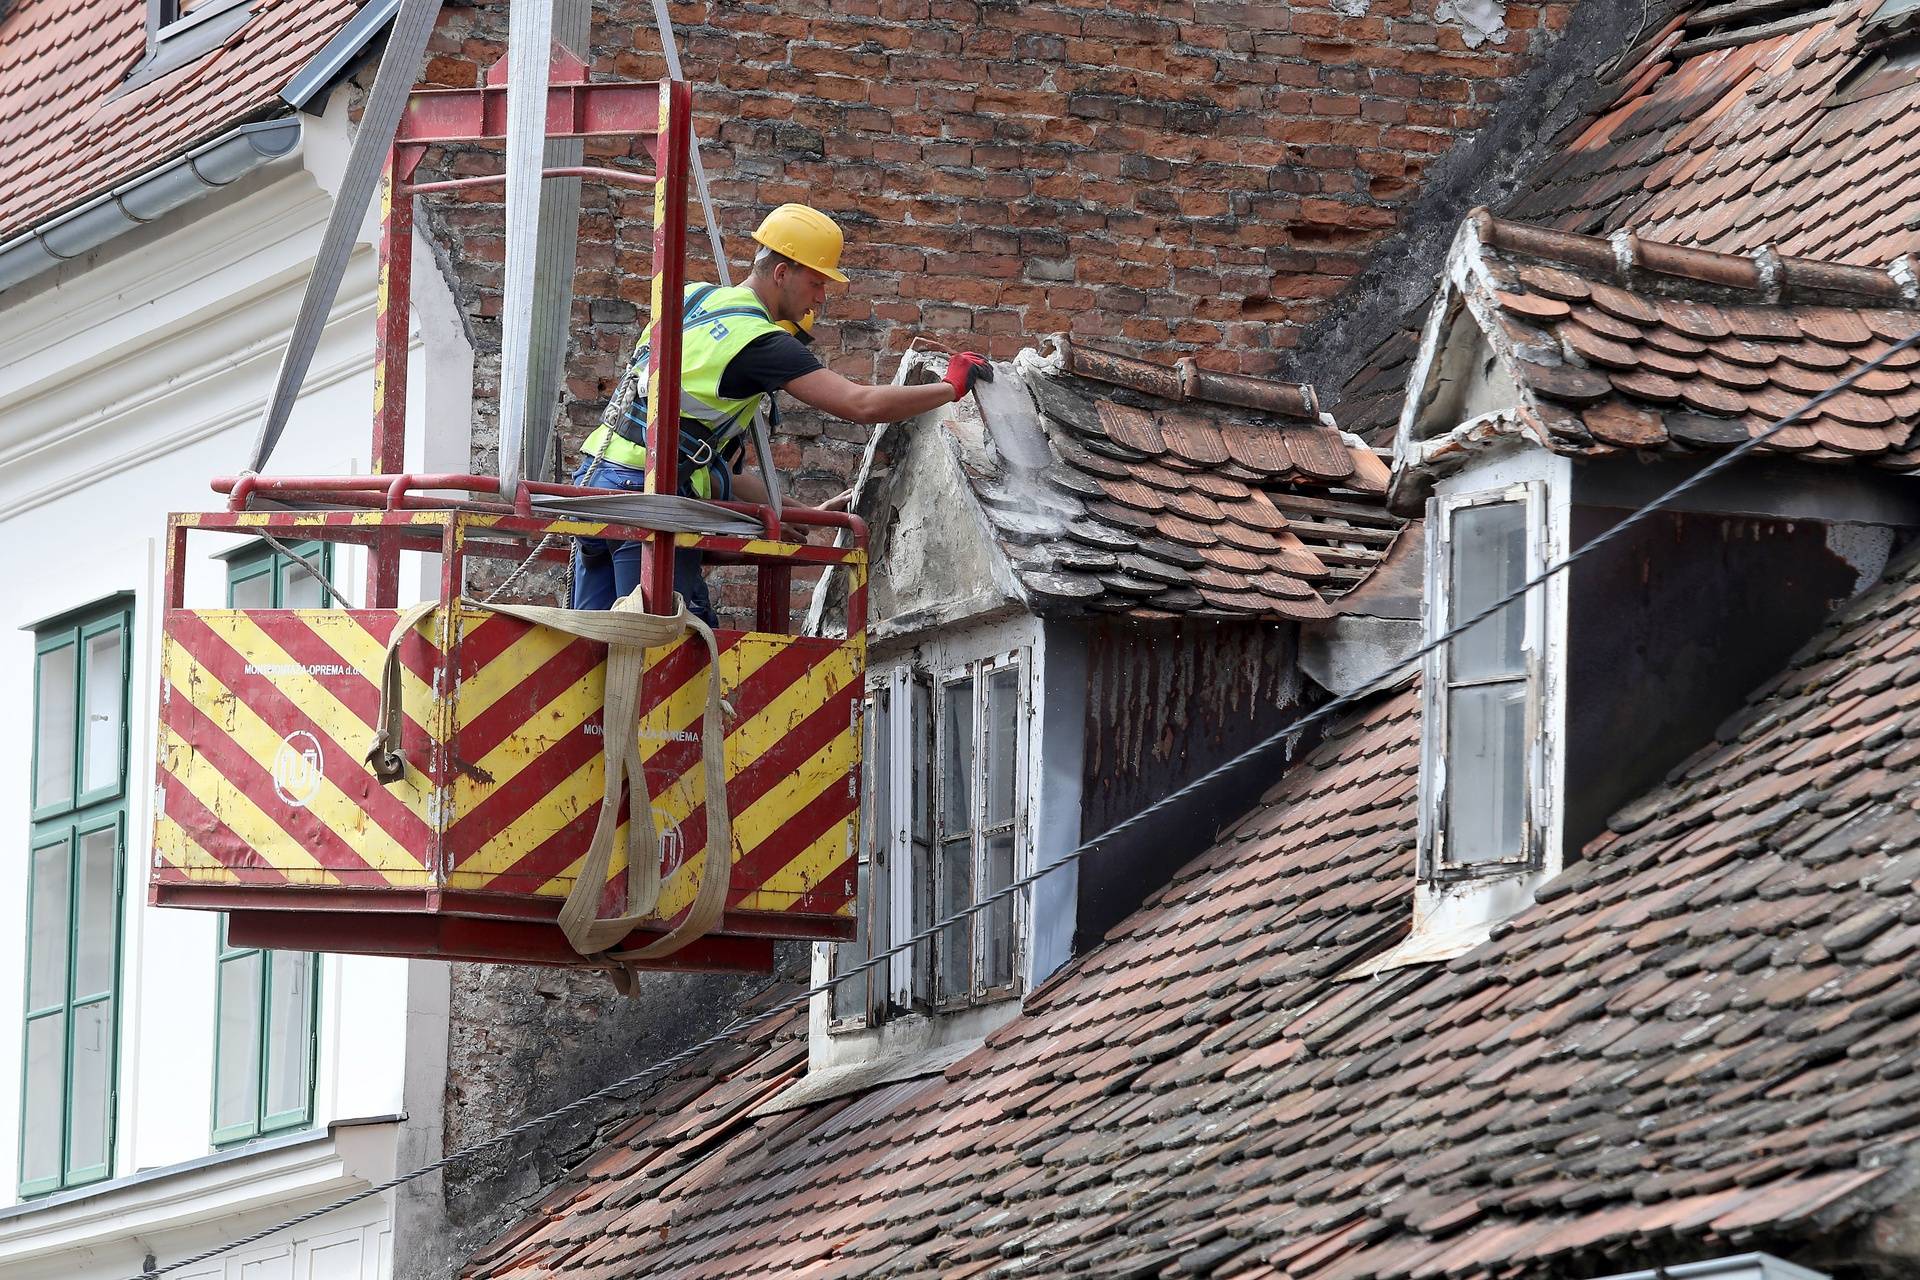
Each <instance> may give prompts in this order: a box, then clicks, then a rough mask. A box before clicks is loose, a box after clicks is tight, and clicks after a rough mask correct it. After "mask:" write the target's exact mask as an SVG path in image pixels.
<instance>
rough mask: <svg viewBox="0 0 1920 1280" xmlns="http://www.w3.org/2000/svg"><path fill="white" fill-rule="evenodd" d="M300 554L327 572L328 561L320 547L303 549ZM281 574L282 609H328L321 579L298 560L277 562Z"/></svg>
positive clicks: (325, 592)
mask: <svg viewBox="0 0 1920 1280" xmlns="http://www.w3.org/2000/svg"><path fill="white" fill-rule="evenodd" d="M300 554H301V555H303V556H305V557H306V558H307V559H309V560H311V561H313V563H314V564H315V565H318V566H319V568H320V570H321V571H322V572H326V569H327V564H326V560H325V558H324V556H323V554H322V552H321V551H320V549H319V548H318V547H303V548H301V549H300ZM277 563H278V565H279V572H280V607H281V608H282V609H322V608H325V607H326V602H327V590H326V588H325V587H323V586H321V585H320V579H318V578H316V577H314V576H313V575H312V574H311V573H308V572H307V570H306V567H305V566H304V565H302V564H301V563H300V562H299V561H297V560H286V559H280V560H278V561H277Z"/></svg>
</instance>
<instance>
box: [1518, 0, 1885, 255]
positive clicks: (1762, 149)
mask: <svg viewBox="0 0 1920 1280" xmlns="http://www.w3.org/2000/svg"><path fill="white" fill-rule="evenodd" d="M1881 4H1882V0H1842V3H1839V4H1835V5H1832V6H1830V7H1822V6H1819V5H1817V4H1804V5H1801V6H1798V8H1797V9H1796V8H1795V7H1794V6H1791V5H1783V6H1779V7H1778V8H1777V9H1775V10H1774V12H1772V13H1769V14H1766V15H1764V16H1762V17H1758V18H1753V19H1750V23H1751V26H1752V30H1751V32H1750V34H1749V35H1748V36H1747V37H1746V38H1742V37H1741V36H1740V35H1739V33H1738V32H1737V31H1735V32H1734V33H1733V34H1721V35H1719V36H1718V38H1715V31H1716V27H1715V23H1714V21H1713V20H1712V18H1713V15H1714V14H1716V13H1724V12H1725V11H1726V10H1728V9H1729V8H1732V6H1728V5H1722V4H1713V5H1704V4H1703V5H1693V6H1689V8H1690V12H1689V13H1688V14H1687V15H1685V16H1683V17H1681V18H1678V19H1676V20H1675V21H1674V22H1673V23H1672V24H1670V25H1669V27H1668V29H1667V30H1666V31H1665V32H1663V33H1662V34H1661V35H1660V36H1659V37H1658V38H1657V39H1656V40H1654V41H1653V43H1652V44H1651V45H1650V46H1648V47H1647V49H1646V52H1645V53H1644V54H1643V55H1642V56H1641V57H1640V59H1639V61H1638V64H1637V65H1636V66H1634V67H1633V68H1632V69H1631V70H1628V71H1626V72H1625V73H1623V75H1622V77H1621V80H1622V89H1621V91H1620V92H1619V94H1618V95H1617V96H1616V97H1615V99H1614V101H1613V102H1612V103H1611V104H1610V105H1609V106H1608V107H1607V108H1606V109H1605V110H1604V111H1603V112H1601V113H1600V114H1599V115H1597V116H1596V117H1594V118H1592V119H1590V120H1588V121H1586V122H1584V123H1583V124H1582V125H1581V126H1580V127H1579V128H1578V129H1577V132H1576V133H1574V134H1573V135H1571V136H1569V137H1567V138H1564V139H1563V140H1561V141H1559V142H1557V143H1555V145H1554V147H1553V158H1552V159H1550V160H1549V161H1548V162H1547V163H1546V165H1545V166H1543V168H1542V169H1541V170H1540V171H1539V172H1538V173H1537V174H1536V175H1535V176H1534V178H1533V180H1532V181H1531V182H1530V183H1529V184H1528V186H1529V194H1528V195H1526V196H1524V197H1522V198H1521V199H1520V200H1519V202H1518V203H1516V204H1515V205H1513V206H1512V207H1511V208H1510V209H1509V210H1508V211H1507V212H1509V213H1510V214H1511V215H1512V216H1513V217H1516V218H1521V219H1524V220H1526V221H1529V222H1544V223H1549V224H1551V225H1553V226H1556V227H1560V228H1562V229H1564V230H1568V231H1588V232H1605V231H1612V230H1614V229H1616V228H1619V227H1633V228H1635V229H1636V230H1637V231H1639V232H1640V233H1641V234H1642V235H1645V236H1648V237H1651V238H1654V239H1659V240H1673V241H1678V242H1681V243H1686V244H1696V245H1699V246H1701V247H1702V248H1708V249H1724V250H1728V251H1731V252H1746V251H1749V250H1753V249H1757V248H1759V247H1761V246H1762V245H1772V246H1773V247H1774V248H1775V249H1776V250H1778V251H1779V252H1781V253H1786V254H1799V255H1802V256H1805V257H1814V258H1826V259H1832V260H1836V261H1843V262H1854V263H1862V264H1873V265H1880V264H1884V263H1886V262H1887V261H1888V260H1889V259H1891V258H1893V257H1895V256H1897V255H1899V254H1902V253H1908V252H1911V251H1913V249H1914V248H1915V246H1916V245H1920V228H1916V227H1915V225H1914V223H1913V221H1912V217H1913V211H1914V208H1915V207H1916V205H1920V146H1917V145H1915V144H1916V139H1917V138H1920V76H1916V75H1915V74H1914V73H1913V71H1912V69H1911V68H1908V69H1905V70H1895V71H1893V72H1892V73H1891V74H1885V75H1879V76H1875V75H1873V74H1872V71H1873V67H1874V65H1875V58H1876V55H1877V54H1878V53H1879V52H1880V50H1879V48H1877V47H1876V46H1877V43H1878V42H1877V41H1876V40H1875V39H1874V38H1872V37H1871V36H1870V34H1869V33H1866V32H1863V26H1864V25H1865V24H1866V23H1867V21H1868V19H1869V18H1870V17H1871V16H1872V15H1873V14H1874V12H1875V11H1876V10H1878V9H1879V8H1880V7H1881ZM1753 7H1757V6H1750V7H1749V8H1753ZM1782 16H1784V17H1786V18H1788V19H1790V21H1787V22H1781V23H1777V24H1770V22H1769V20H1770V19H1776V18H1779V17H1782ZM1782 27H1785V28H1787V29H1785V30H1782V29H1781V28H1782ZM1769 32H1773V33H1774V34H1769ZM1728 40H1732V41H1734V43H1733V44H1732V45H1731V47H1725V45H1724V44H1723V42H1725V41H1728ZM1716 46H1720V47H1716Z"/></svg>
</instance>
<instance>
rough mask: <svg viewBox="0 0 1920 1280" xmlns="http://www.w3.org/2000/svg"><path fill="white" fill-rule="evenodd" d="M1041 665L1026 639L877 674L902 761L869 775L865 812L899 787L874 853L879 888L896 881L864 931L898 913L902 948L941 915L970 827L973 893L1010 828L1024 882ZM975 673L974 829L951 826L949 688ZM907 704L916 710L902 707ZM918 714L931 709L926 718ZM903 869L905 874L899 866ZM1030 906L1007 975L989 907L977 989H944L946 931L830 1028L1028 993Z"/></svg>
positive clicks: (1021, 908) (974, 956)
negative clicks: (1008, 725) (1007, 802)
mask: <svg viewBox="0 0 1920 1280" xmlns="http://www.w3.org/2000/svg"><path fill="white" fill-rule="evenodd" d="M1009 670H1010V671H1013V672H1014V673H1015V674H1014V725H1015V737H1014V747H1013V759H1012V764H1011V768H1012V782H1013V796H1012V804H1011V806H1010V809H1011V813H1010V816H1009V818H1008V819H1006V820H1005V821H1001V822H996V823H993V824H992V825H991V827H989V824H988V822H987V814H988V808H987V806H988V794H987V792H988V781H989V777H990V766H989V754H988V753H989V751H990V749H991V744H990V743H989V726H988V721H989V715H988V709H989V698H990V694H989V690H990V689H991V687H992V683H993V677H994V675H995V674H996V673H999V672H1005V671H1009ZM1032 672H1033V663H1032V660H1031V655H1030V651H1029V650H1028V649H1027V648H1026V647H1025V646H1021V647H1019V648H1016V649H1011V650H1003V651H999V652H996V653H993V654H990V655H986V656H982V657H976V658H971V659H967V660H965V661H960V662H953V663H947V664H944V665H941V666H939V667H937V668H936V667H929V666H927V665H924V664H901V665H899V666H896V667H893V668H891V669H889V670H887V671H885V672H882V673H879V675H878V676H877V678H875V679H873V680H871V681H870V682H869V684H868V689H867V699H866V702H865V703H864V704H863V705H865V706H878V705H880V703H881V702H882V701H883V700H884V702H885V703H886V706H887V708H888V710H887V712H886V713H885V714H886V716H887V732H888V733H889V734H890V744H889V749H888V751H887V758H888V763H889V766H890V767H889V771H888V772H889V776H888V777H887V778H886V779H876V778H874V777H872V776H871V775H870V774H869V775H868V776H865V777H863V779H862V786H863V807H862V816H863V819H866V818H867V817H869V815H871V814H872V813H874V812H875V810H876V806H875V805H874V804H873V802H872V801H871V799H869V798H868V796H867V792H869V791H871V790H872V789H874V788H876V787H878V786H885V787H887V788H888V789H889V798H888V802H887V805H886V809H887V813H888V817H889V827H890V830H888V831H886V832H884V833H879V832H874V831H872V830H871V829H870V827H869V826H868V825H867V823H866V822H864V821H863V825H862V836H861V839H862V850H863V854H862V856H863V859H865V860H867V861H868V862H869V863H870V865H869V872H868V874H869V879H868V883H869V884H870V885H871V884H873V883H876V882H880V881H884V883H885V885H886V892H885V894H884V896H882V895H880V894H873V895H870V896H869V898H868V899H866V900H864V901H863V902H862V904H861V907H860V909H861V910H862V911H864V912H866V913H868V914H867V918H866V919H865V920H863V921H862V922H861V923H862V936H863V937H864V938H866V939H869V940H870V939H871V938H872V937H873V936H874V932H875V931H874V930H873V928H872V927H871V922H872V920H873V918H874V916H873V913H875V912H878V911H882V910H884V911H885V912H886V913H887V928H886V938H887V940H888V945H897V944H898V943H899V942H900V941H901V940H903V939H905V938H907V937H910V936H912V935H913V934H914V933H916V932H918V931H920V930H921V929H924V928H926V927H927V926H928V925H929V924H931V923H932V922H933V921H934V920H936V919H938V918H940V917H938V916H936V915H935V914H934V911H935V909H936V907H937V904H938V903H939V902H940V901H941V890H942V888H943V886H942V885H941V884H940V878H941V875H942V874H943V871H942V867H943V862H944V860H943V859H942V858H941V856H940V851H941V849H942V847H943V845H944V844H945V843H946V841H947V840H949V839H950V838H958V836H959V835H961V834H964V836H965V837H966V838H967V841H968V878H969V885H968V892H967V898H968V901H971V902H977V901H979V898H980V886H981V885H982V884H984V883H986V882H987V881H988V877H989V871H990V868H989V867H988V864H987V857H988V844H989V841H990V839H991V838H992V837H994V836H999V835H1009V836H1011V838H1012V841H1013V850H1012V863H1011V875H1012V878H1014V879H1018V878H1020V877H1021V876H1022V875H1025V874H1026V873H1027V870H1028V869H1029V867H1030V866H1031V863H1032V833H1031V823H1030V822H1029V811H1030V804H1031V796H1030V787H1029V775H1030V770H1031V765H1030V760H1031V757H1030V754H1029V753H1030V751H1031V749H1032V745H1031V738H1032V712H1033V692H1032ZM967 681H971V685H972V688H971V697H970V699H969V705H970V708H971V715H972V729H971V734H970V738H969V743H970V749H971V762H970V766H969V779H970V789H971V796H970V799H969V805H968V818H967V822H968V826H967V827H966V829H965V830H964V832H957V831H956V832H950V831H949V830H948V821H947V814H946V812H945V810H946V803H945V796H944V786H945V778H946V771H947V753H948V751H949V749H950V744H949V737H950V735H949V734H948V732H947V729H948V719H949V712H948V709H947V700H946V697H945V691H946V690H947V689H948V688H950V687H952V686H954V685H956V684H959V683H962V682H967ZM902 709H904V711H905V714H900V711H901V710H902ZM917 711H918V712H920V713H921V714H916V712H917ZM916 730H918V731H919V735H920V737H921V741H920V742H918V743H916V742H915V741H914V739H915V736H916ZM923 757H924V758H923ZM872 762H873V761H872V756H871V755H870V756H869V757H868V760H867V764H868V766H869V768H871V765H872ZM916 766H918V768H919V770H920V773H919V776H920V777H921V778H923V779H924V781H925V790H924V793H923V794H921V795H919V796H916V795H915V794H914V791H915V782H916ZM916 801H917V802H918V803H916ZM922 810H925V812H924V813H923V812H921V811H922ZM920 818H924V819H925V822H924V824H922V823H920V822H918V821H917V819H920ZM876 837H879V838H878V839H876ZM876 859H877V860H878V862H879V866H880V867H881V868H882V869H881V870H880V872H879V873H878V875H875V873H874V871H873V868H872V865H871V863H872V862H873V860H876ZM902 869H904V871H905V874H897V873H898V872H900V871H901V870H902ZM1027 912H1028V903H1027V895H1026V894H1025V893H1019V894H1016V895H1014V899H1013V903H1012V911H1011V913H1010V916H1009V921H1008V924H1009V929H1010V935H1011V936H1010V937H1009V939H1008V943H1007V951H1008V955H1007V973H1008V979H1007V981H1005V982H1002V983H997V984H996V983H991V982H990V981H988V978H987V975H988V974H989V972H990V969H989V966H988V955H987V947H988V943H989V941H990V939H989V938H988V936H987V916H988V914H989V913H986V912H982V913H978V914H976V915H974V916H973V917H972V918H971V919H970V920H969V921H968V925H967V934H966V947H967V975H968V981H967V989H966V990H965V991H955V992H947V991H943V990H941V989H940V985H939V976H940V970H941V962H942V959H943V956H942V950H941V949H942V944H943V943H944V942H945V941H946V939H945V938H944V937H935V938H933V939H931V940H929V942H928V944H926V945H923V946H919V947H915V948H914V949H913V950H912V951H911V952H910V953H908V954H906V955H900V956H896V957H894V959H893V961H892V963H891V964H890V965H888V966H887V968H886V970H885V973H884V981H885V986H884V988H883V989H876V988H878V987H879V984H878V983H876V982H874V981H873V979H875V978H879V977H881V976H882V975H880V974H870V975H869V984H868V992H867V1000H866V1008H865V1011H864V1013H854V1012H839V1011H837V1010H836V1008H835V1005H834V1003H833V1002H832V1001H830V1002H829V1016H828V1019H827V1028H828V1030H829V1031H846V1030H855V1029H860V1028H866V1027H874V1026H878V1025H880V1024H881V1023H882V1022H885V1021H887V1020H889V1019H891V1018H895V1017H899V1016H901V1015H905V1014H915V1013H917V1014H941V1013H951V1012H956V1011H959V1010H962V1009H969V1008H974V1007H978V1006H981V1005H985V1004H990V1003H993V1002H996V1001H1000V1000H1006V999H1012V998H1015V997H1017V996H1018V995H1019V994H1020V992H1021V989H1022V986H1023V978H1024V974H1025V963H1026V941H1027ZM882 949H884V948H882ZM870 954H871V947H870V944H869V946H868V947H867V948H863V950H862V953H861V955H862V957H863V958H864V957H865V956H868V955H870ZM840 956H841V948H840V946H838V945H834V946H830V947H829V948H828V969H827V971H828V973H829V974H830V975H832V974H837V973H838V972H839V967H838V965H839V960H840Z"/></svg>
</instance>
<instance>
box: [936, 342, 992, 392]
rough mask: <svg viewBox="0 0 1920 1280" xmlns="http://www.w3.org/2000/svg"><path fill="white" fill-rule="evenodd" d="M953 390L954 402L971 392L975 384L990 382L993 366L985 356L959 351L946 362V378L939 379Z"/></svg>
mask: <svg viewBox="0 0 1920 1280" xmlns="http://www.w3.org/2000/svg"><path fill="white" fill-rule="evenodd" d="M940 381H942V382H944V383H946V384H947V385H948V386H950V387H952V388H953V398H954V399H955V400H959V399H962V398H963V397H965V395H966V394H967V392H969V391H971V390H973V384H974V383H976V382H992V381H993V366H992V365H990V364H988V363H987V358H986V357H985V356H977V355H975V354H973V352H971V351H959V352H955V353H954V355H953V356H952V357H951V358H950V359H948V361H947V376H946V377H944V378H942V379H940Z"/></svg>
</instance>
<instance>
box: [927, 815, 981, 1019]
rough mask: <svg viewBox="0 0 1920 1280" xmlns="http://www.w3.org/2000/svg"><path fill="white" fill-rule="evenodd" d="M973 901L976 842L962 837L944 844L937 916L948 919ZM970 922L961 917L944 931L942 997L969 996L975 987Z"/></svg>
mask: <svg viewBox="0 0 1920 1280" xmlns="http://www.w3.org/2000/svg"><path fill="white" fill-rule="evenodd" d="M972 903H973V842H972V841H971V840H969V839H967V838H966V837H965V836H962V837H961V838H960V839H958V840H949V841H947V842H946V843H945V844H943V845H941V846H940V884H939V901H938V902H937V904H936V919H939V920H945V919H946V918H947V917H949V916H951V915H952V914H953V913H954V912H956V911H963V910H965V909H966V908H967V907H968V906H970V905H972ZM969 923H970V922H969V921H967V920H960V921H956V922H955V923H953V924H951V925H948V926H947V927H946V928H945V929H943V930H941V932H940V936H939V938H938V939H936V941H937V942H938V943H939V947H938V949H937V951H938V960H937V963H938V965H939V970H940V998H941V999H942V1000H949V999H952V998H953V997H955V996H963V995H966V994H967V992H968V991H970V990H971V989H972V983H971V982H970V981H969V980H968V977H967V975H968V973H969V972H970V971H971V969H972V961H973V957H972V954H971V951H972V947H971V938H972V931H971V930H970V929H969V927H968V926H969Z"/></svg>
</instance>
